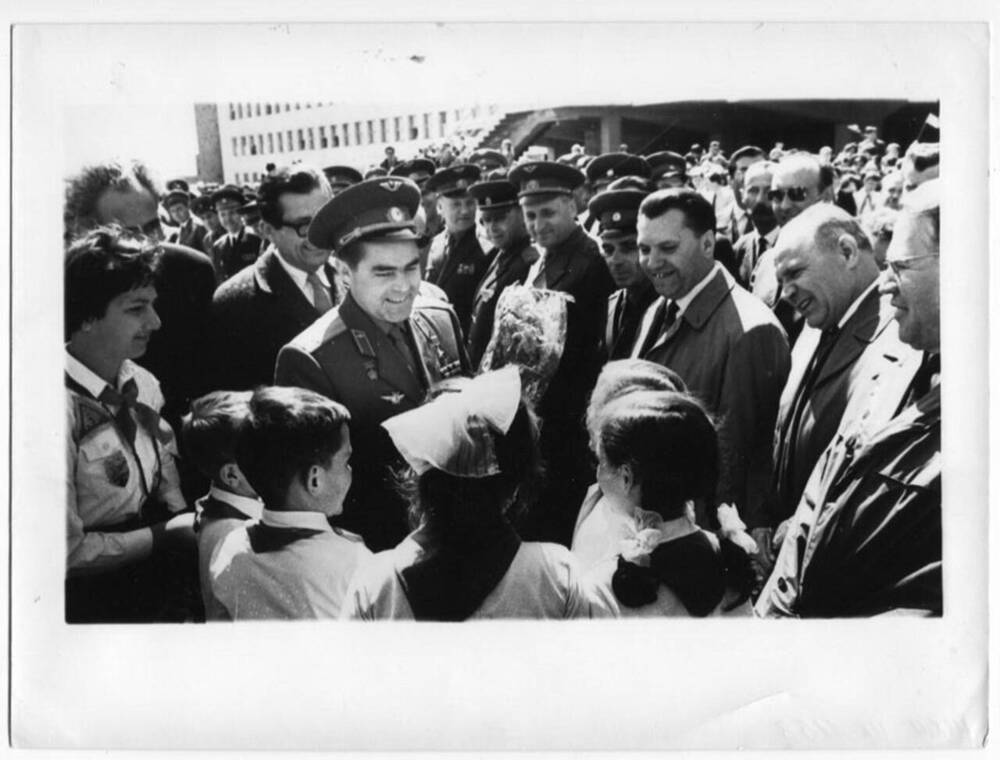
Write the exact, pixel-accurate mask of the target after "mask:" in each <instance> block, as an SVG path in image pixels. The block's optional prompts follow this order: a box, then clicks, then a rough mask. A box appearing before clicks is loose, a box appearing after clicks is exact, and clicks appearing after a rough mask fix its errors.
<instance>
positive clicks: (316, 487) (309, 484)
mask: <svg viewBox="0 0 1000 760" xmlns="http://www.w3.org/2000/svg"><path fill="white" fill-rule="evenodd" d="M304 485H305V487H306V490H307V491H308V492H309V493H310V494H312V495H313V496H315V495H317V494H318V493H319V492H320V490H322V488H323V469H322V468H321V467H320V466H319V465H318V464H314V465H312V466H311V467H310V468H309V471H308V472H307V473H306V477H305V483H304Z"/></svg>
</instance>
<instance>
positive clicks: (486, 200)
mask: <svg viewBox="0 0 1000 760" xmlns="http://www.w3.org/2000/svg"><path fill="white" fill-rule="evenodd" d="M483 205H484V206H492V205H493V199H492V198H483Z"/></svg>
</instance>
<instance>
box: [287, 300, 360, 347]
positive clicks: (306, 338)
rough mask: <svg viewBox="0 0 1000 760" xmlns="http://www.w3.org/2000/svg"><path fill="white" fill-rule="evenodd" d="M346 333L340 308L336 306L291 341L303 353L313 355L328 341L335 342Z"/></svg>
mask: <svg viewBox="0 0 1000 760" xmlns="http://www.w3.org/2000/svg"><path fill="white" fill-rule="evenodd" d="M346 332H347V325H345V324H344V320H343V319H341V318H340V311H339V309H338V307H336V306H334V307H333V308H332V309H330V311H328V312H327V313H326V314H324V315H323V316H321V317H320V318H319V319H317V320H316V321H315V322H313V323H312V324H311V325H309V327H307V328H306V329H305V330H303V331H302V332H300V333H299V334H298V335H296V336H295V338H293V339H292V340H291V344H292V345H294V346H296V347H297V348H300V349H302V350H303V351H306V352H308V353H312V352H313V351H315V350H316V349H317V348H319V347H320V346H322V345H323V344H324V343H326V342H327V341H330V340H333V339H334V338H336V337H337V336H339V335H343V334H344V333H346Z"/></svg>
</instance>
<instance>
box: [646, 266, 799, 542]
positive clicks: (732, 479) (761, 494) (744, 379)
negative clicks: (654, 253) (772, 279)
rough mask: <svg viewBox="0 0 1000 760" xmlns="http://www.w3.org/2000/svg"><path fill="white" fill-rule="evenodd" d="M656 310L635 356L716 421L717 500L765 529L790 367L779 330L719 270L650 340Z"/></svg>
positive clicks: (762, 308)
mask: <svg viewBox="0 0 1000 760" xmlns="http://www.w3.org/2000/svg"><path fill="white" fill-rule="evenodd" d="M661 302H662V298H658V299H657V300H656V301H654V302H653V304H652V305H651V306H650V307H649V309H648V310H647V311H646V314H645V316H644V317H643V322H642V327H641V328H640V330H639V337H638V338H637V340H636V343H635V347H634V349H633V352H632V355H633V356H634V357H637V358H641V359H648V360H650V361H654V362H656V363H658V364H662V365H663V366H665V367H668V368H670V369H672V370H673V371H674V372H676V373H677V374H678V375H680V376H681V379H682V380H684V382H685V383H686V384H687V387H688V390H690V391H691V392H692V393H694V394H695V395H696V396H698V397H699V398H700V399H701V400H702V401H703V402H704V403H705V404H706V406H707V407H708V409H709V411H711V412H712V413H713V414H715V415H716V416H717V418H718V419H719V421H720V425H719V446H720V454H721V460H720V473H719V487H718V490H717V493H716V500H717V502H718V503H723V502H728V503H733V504H735V505H736V506H737V508H738V509H739V512H740V516H741V517H742V518H743V520H744V522H746V524H747V525H748V526H750V527H752V528H754V527H758V526H761V525H766V524H767V515H766V513H765V508H766V506H767V504H769V503H770V500H771V496H770V492H771V482H772V474H771V447H772V445H773V439H774V423H775V419H776V417H777V414H778V400H779V398H780V397H781V389H782V388H783V387H784V385H785V380H786V379H787V378H788V371H789V364H790V362H789V350H788V341H787V340H786V338H785V333H784V330H782V329H781V325H779V324H778V321H777V319H775V317H774V314H773V313H772V312H771V310H770V309H768V308H767V307H766V306H765V305H764V304H762V303H761V302H760V301H759V300H758V299H757V298H755V297H754V296H752V295H750V294H749V293H748V292H747V291H745V290H744V289H743V288H741V287H740V286H739V285H737V284H736V282H735V281H734V280H733V278H732V276H731V275H730V274H729V273H728V272H726V271H725V270H723V269H722V268H721V267H717V268H716V270H715V274H714V275H713V276H712V279H711V281H710V282H709V283H708V284H707V285H706V286H705V288H704V289H703V290H701V292H699V293H698V295H696V296H695V298H694V300H693V301H691V303H690V304H688V306H687V308H686V309H685V310H684V312H683V313H682V314H681V315H680V316H678V317H677V320H676V321H675V322H674V324H673V326H672V327H671V328H670V330H668V331H667V332H666V333H665V334H663V335H661V336H659V337H658V338H655V337H654V336H651V335H650V332H651V330H652V323H653V321H654V318H655V315H656V312H657V308H658V305H659V304H660V303H661ZM647 343H649V344H650V345H649V346H648V347H647Z"/></svg>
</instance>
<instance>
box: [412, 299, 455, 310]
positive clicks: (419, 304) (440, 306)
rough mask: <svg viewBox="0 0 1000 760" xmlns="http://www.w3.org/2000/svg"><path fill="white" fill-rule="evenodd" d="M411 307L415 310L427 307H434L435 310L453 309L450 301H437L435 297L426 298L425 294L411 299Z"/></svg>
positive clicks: (426, 308)
mask: <svg viewBox="0 0 1000 760" xmlns="http://www.w3.org/2000/svg"><path fill="white" fill-rule="evenodd" d="M413 309H414V311H416V310H417V309H420V310H421V311H427V310H428V309H435V310H437V311H454V309H452V307H451V304H450V303H445V302H444V301H439V300H438V299H436V298H428V297H427V296H421V295H418V296H417V297H416V298H415V299H414V300H413Z"/></svg>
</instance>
